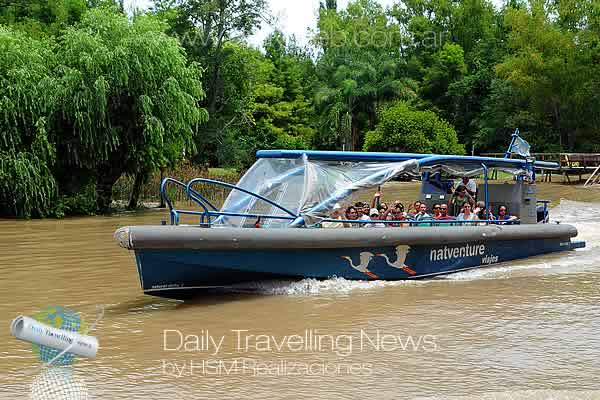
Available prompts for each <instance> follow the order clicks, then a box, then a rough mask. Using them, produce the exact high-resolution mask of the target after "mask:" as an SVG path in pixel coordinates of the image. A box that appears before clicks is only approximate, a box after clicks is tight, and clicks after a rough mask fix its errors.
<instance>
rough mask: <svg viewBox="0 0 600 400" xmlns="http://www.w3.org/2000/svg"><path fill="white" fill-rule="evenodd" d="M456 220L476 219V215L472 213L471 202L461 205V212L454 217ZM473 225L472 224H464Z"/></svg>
mask: <svg viewBox="0 0 600 400" xmlns="http://www.w3.org/2000/svg"><path fill="white" fill-rule="evenodd" d="M456 220H457V221H477V216H476V215H475V214H473V212H472V207H471V204H469V203H466V204H465V205H464V206H463V209H462V213H460V215H459V216H458V217H457V218H456ZM465 225H467V226H473V224H465Z"/></svg>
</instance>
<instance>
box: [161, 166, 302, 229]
mask: <svg viewBox="0 0 600 400" xmlns="http://www.w3.org/2000/svg"><path fill="white" fill-rule="evenodd" d="M198 183H207V184H212V185H217V186H222V187H225V188H227V189H231V190H237V191H240V192H243V193H246V194H248V195H250V196H252V197H255V198H256V199H258V200H260V201H264V202H266V203H267V204H269V205H271V206H273V207H275V208H277V209H279V210H281V211H283V212H284V213H286V214H287V215H270V214H259V213H236V212H227V211H221V210H219V208H218V207H216V206H215V205H214V204H213V203H212V202H211V201H210V200H208V199H207V198H206V197H204V196H203V195H201V194H200V193H199V192H198V191H197V190H195V189H194V185H196V184H198ZM170 185H175V186H177V187H179V188H182V189H184V190H185V193H186V194H187V196H188V198H189V199H190V200H191V201H192V202H194V203H196V204H197V205H198V206H200V208H201V209H202V211H193V210H185V209H178V208H176V207H175V204H174V202H173V201H171V199H170V197H169V194H168V187H169V186H170ZM160 194H161V197H162V198H163V199H164V201H165V203H166V204H167V206H168V207H169V214H170V218H171V225H179V222H180V216H181V215H194V216H198V217H199V219H200V221H199V225H200V226H204V227H210V226H211V225H212V223H213V218H215V217H243V218H257V219H264V220H284V221H293V220H295V219H296V218H298V215H296V214H294V212H292V211H291V210H289V209H287V208H285V207H283V206H281V205H279V204H277V203H275V202H274V201H272V200H270V199H268V198H266V197H264V196H261V195H259V194H257V193H254V192H252V191H250V190H247V189H244V188H241V187H239V186H236V185H233V184H231V183H227V182H221V181H217V180H214V179H207V178H195V179H192V180H191V181H189V182H188V183H187V184H186V183H183V182H181V181H178V180H176V179H173V178H166V179H163V181H162V183H161V186H160Z"/></svg>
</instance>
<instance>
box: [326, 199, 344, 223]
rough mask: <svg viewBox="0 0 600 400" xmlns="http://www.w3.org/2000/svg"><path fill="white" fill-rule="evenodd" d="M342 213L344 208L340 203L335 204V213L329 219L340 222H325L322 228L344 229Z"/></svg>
mask: <svg viewBox="0 0 600 400" xmlns="http://www.w3.org/2000/svg"><path fill="white" fill-rule="evenodd" d="M341 212H342V206H341V205H340V204H339V203H335V205H334V206H333V212H332V213H331V215H330V216H329V218H330V219H335V220H338V221H339V222H337V221H325V222H323V223H322V224H321V227H323V228H326V229H337V228H343V227H344V223H343V222H342V221H343V220H344V218H342V214H341Z"/></svg>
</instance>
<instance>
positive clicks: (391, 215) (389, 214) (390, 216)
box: [385, 213, 398, 228]
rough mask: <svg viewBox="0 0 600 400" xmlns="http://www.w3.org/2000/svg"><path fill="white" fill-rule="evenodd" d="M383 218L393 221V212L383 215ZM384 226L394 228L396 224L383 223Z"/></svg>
mask: <svg viewBox="0 0 600 400" xmlns="http://www.w3.org/2000/svg"><path fill="white" fill-rule="evenodd" d="M385 220H386V221H388V222H391V221H395V219H394V214H392V213H387V214H386V217H385ZM385 226H386V228H396V227H397V226H398V224H385Z"/></svg>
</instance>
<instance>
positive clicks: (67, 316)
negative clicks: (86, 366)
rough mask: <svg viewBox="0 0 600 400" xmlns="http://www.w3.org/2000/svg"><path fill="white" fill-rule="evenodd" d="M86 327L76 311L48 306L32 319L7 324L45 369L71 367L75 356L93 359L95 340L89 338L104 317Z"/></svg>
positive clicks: (96, 346)
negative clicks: (30, 348) (90, 332)
mask: <svg viewBox="0 0 600 400" xmlns="http://www.w3.org/2000/svg"><path fill="white" fill-rule="evenodd" d="M99 311H100V312H99V314H98V318H97V319H96V321H95V322H94V323H93V324H92V325H91V326H88V325H87V324H86V323H85V321H84V320H83V319H82V318H81V315H80V314H79V313H78V312H74V311H71V310H67V309H64V308H62V307H48V308H46V309H45V310H42V311H40V312H38V313H36V314H35V315H33V316H32V317H27V316H22V315H21V316H18V317H17V318H15V319H14V320H13V321H12V323H11V325H10V332H11V334H12V335H13V336H14V337H15V338H17V339H19V340H23V341H25V342H29V343H31V344H32V350H33V352H34V354H36V355H37V356H38V358H39V360H40V361H41V362H42V363H43V364H44V365H46V366H68V365H72V364H73V362H74V361H75V357H76V356H80V357H86V358H94V357H96V354H97V352H98V339H96V338H95V337H94V336H89V335H88V332H89V331H91V330H93V329H95V327H96V324H97V323H98V322H99V321H100V320H101V319H102V317H103V315H104V308H100V309H99Z"/></svg>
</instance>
